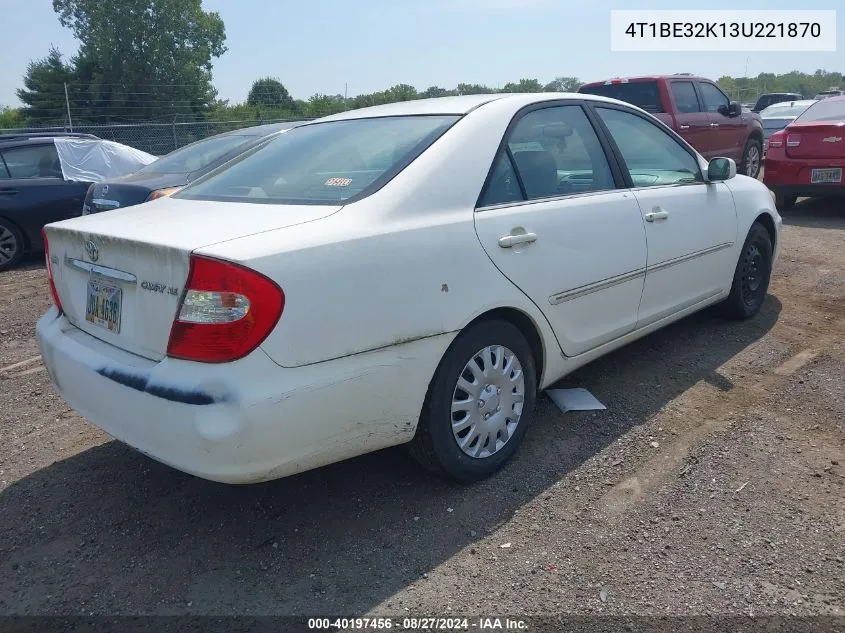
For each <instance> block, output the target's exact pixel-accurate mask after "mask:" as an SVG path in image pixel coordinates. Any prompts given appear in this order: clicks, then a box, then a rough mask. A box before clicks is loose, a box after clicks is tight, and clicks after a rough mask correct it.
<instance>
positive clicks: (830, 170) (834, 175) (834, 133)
mask: <svg viewBox="0 0 845 633" xmlns="http://www.w3.org/2000/svg"><path fill="white" fill-rule="evenodd" d="M843 169H845V97H831V98H829V99H824V100H822V101H818V102H816V103H814V104H813V105H811V106H810V107H809V108H807V110H805V111H804V113H803V114H802V115H801V116H799V117H798V118H797V119H795V120H794V121H793V122H792V123H790V124H789V125H787V126H786V127H785V128H784V129H783V130H781V131H780V132H776V133H775V134H773V135H772V136H771V137H770V138H769V147H768V149H767V150H766V169H765V170H763V182H764V183H765V184H766V186H767V187H768V188H769V189H771V190H772V191H773V192H774V193H775V200H776V203H777V206H778V208H779V209H789V208H791V207H792V206H793V205H794V204H795V201H796V200H797V199H798V198H799V196H800V197H804V196H807V197H813V198H824V197H828V196H841V195H845V186H843V183H842V170H843Z"/></svg>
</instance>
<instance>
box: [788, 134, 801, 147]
mask: <svg viewBox="0 0 845 633" xmlns="http://www.w3.org/2000/svg"><path fill="white" fill-rule="evenodd" d="M799 145H801V135H800V134H790V135H789V136H787V137H786V146H787V147H798V146H799Z"/></svg>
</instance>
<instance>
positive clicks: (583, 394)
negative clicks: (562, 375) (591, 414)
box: [546, 387, 607, 413]
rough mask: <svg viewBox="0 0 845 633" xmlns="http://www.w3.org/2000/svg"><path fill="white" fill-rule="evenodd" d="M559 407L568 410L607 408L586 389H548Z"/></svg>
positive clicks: (564, 410)
mask: <svg viewBox="0 0 845 633" xmlns="http://www.w3.org/2000/svg"><path fill="white" fill-rule="evenodd" d="M546 393H547V394H549V397H550V398H551V399H552V400H553V401H554V403H555V404H556V405H557V406H558V408H559V409H560V410H561V411H563V412H564V413H566V412H567V411H598V410H600V409H607V407H606V406H604V405H603V404H602V403H601V402H599V401H598V399H597V398H596V397H595V396H594V395H593V394H591V393H590V392H589V391H587V390H586V389H583V388H581V387H578V388H576V389H548V390H547V391H546Z"/></svg>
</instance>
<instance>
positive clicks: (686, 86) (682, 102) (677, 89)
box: [670, 81, 701, 114]
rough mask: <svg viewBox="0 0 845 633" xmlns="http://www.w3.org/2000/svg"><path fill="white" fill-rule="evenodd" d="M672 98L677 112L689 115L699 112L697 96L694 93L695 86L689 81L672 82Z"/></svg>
mask: <svg viewBox="0 0 845 633" xmlns="http://www.w3.org/2000/svg"><path fill="white" fill-rule="evenodd" d="M670 85H671V87H672V98H673V99H674V100H675V107H676V108H677V109H678V112H681V113H683V114H691V113H693V112H701V105H700V104H699V103H698V95H697V94H696V93H695V86H693V85H692V82H691V81H673V82H672V83H671V84H670Z"/></svg>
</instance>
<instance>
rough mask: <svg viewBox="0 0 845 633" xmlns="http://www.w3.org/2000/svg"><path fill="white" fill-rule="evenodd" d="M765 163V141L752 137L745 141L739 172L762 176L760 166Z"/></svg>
mask: <svg viewBox="0 0 845 633" xmlns="http://www.w3.org/2000/svg"><path fill="white" fill-rule="evenodd" d="M762 164H763V143H762V141H760V139H758V138H750V139H748V140H747V141H746V142H745V148H744V149H743V150H742V161H741V163H740V168H739V172H740V173H741V174H744V175H746V176H749V177H750V178H759V177H760V166H761V165H762Z"/></svg>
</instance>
